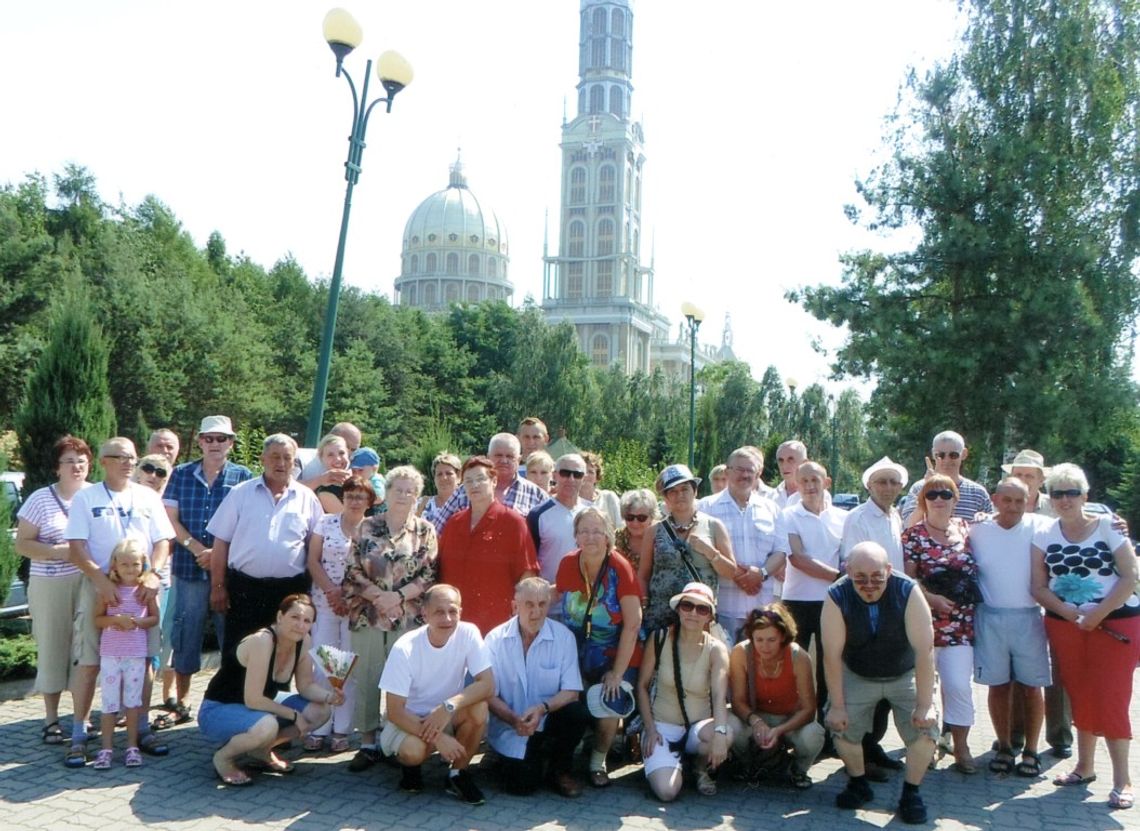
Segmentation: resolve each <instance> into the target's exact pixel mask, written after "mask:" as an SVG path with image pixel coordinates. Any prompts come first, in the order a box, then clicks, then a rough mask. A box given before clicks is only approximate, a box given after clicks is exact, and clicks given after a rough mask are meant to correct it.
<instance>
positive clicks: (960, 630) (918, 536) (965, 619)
mask: <svg viewBox="0 0 1140 831" xmlns="http://www.w3.org/2000/svg"><path fill="white" fill-rule="evenodd" d="M950 521H951V522H952V523H954V524H955V525H956V526H957V529H958V536H959V539H958V541H957V542H955V543H953V544H951V545H943V544H942V543H940V542H938V541H937V540H935V539H934V538H933V537H931V536H930V531H929V530H928V529H927V527H926V524H925V523H922V522H920V523H918V524H917V525H912V526H911V527H910V528H907V529H906V530H905V531H903V556H904V557H905V558H906V561H907V562H908V563H913V564H914V566H915V569H916V572H915V577H916V578H917V580H918V582H919V583H922V582H924V581H926V580H928V579H929V578H931V577H932V576H934V575H935V574H939V573H941V572H960V573H961V574H962V575H965V576H969V577H974V578H976V577H977V574H978V565H977V563H975V562H974V556H973V554H971V553H970V546H969V542H968V540H967V537H966V534H967V531H968V527H967V525H966V521H965V520H964V519H961V518H958V517H955V518H953V519H951V520H950ZM935 593H936V594H937V593H938V592H935ZM948 599H949V598H948ZM951 602H952V603H953V600H952V599H951ZM930 616H931V618H932V620H933V625H934V645H935V646H963V645H969V644H972V643H973V642H974V604H973V603H955V604H954V607H953V608H952V609H951V610H950V611H949V612H935V611H934V610H933V609H931V610H930Z"/></svg>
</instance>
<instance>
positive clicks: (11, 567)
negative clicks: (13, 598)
mask: <svg viewBox="0 0 1140 831" xmlns="http://www.w3.org/2000/svg"><path fill="white" fill-rule="evenodd" d="M11 511H12V506H11V505H10V504H9V503H8V500H7V499H6V498H5V497H4V496H0V606H2V605H3V604H4V601H5V600H7V599H8V591H9V590H10V589H11V588H12V580H13V579H14V578H15V576H16V570H17V569H18V568H19V567H20V559H21V558H20V555H19V554H17V553H16V543H15V542H14V541H13V539H12V535H11V534H10V533H9V531H8V529H9V528H10V527H11V524H12V523H11V516H12V514H11Z"/></svg>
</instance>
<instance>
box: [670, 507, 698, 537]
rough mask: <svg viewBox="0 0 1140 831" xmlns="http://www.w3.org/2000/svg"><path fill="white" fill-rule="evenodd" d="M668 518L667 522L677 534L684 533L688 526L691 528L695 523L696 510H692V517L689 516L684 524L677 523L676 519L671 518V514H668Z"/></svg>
mask: <svg viewBox="0 0 1140 831" xmlns="http://www.w3.org/2000/svg"><path fill="white" fill-rule="evenodd" d="M668 520H669V524H670V525H671V526H672V527H673V530H674V531H676V532H677V533H679V534H684V533H685V532H686V531H688V530H689V529H690V528H692V527H693V526H694V525H696V524H697V512H696V511H693V515H692V517H690V518H689V521H688V522H686V523H685V524H684V525H679V524H678V523H677V520H675V519H673V515H672V514H669V517H668Z"/></svg>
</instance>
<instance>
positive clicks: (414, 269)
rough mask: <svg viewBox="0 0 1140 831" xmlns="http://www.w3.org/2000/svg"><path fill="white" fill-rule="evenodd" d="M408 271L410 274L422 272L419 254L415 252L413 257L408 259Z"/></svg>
mask: <svg viewBox="0 0 1140 831" xmlns="http://www.w3.org/2000/svg"><path fill="white" fill-rule="evenodd" d="M408 273H409V274H419V273H420V258H419V255H418V254H413V255H412V257H411V259H410V260H409V261H408Z"/></svg>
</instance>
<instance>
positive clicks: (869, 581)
mask: <svg viewBox="0 0 1140 831" xmlns="http://www.w3.org/2000/svg"><path fill="white" fill-rule="evenodd" d="M851 582H852V583H854V584H855V585H856V586H881V585H883V584H884V583H886V582H887V575H885V574H855V575H853V576H852V577H851Z"/></svg>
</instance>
